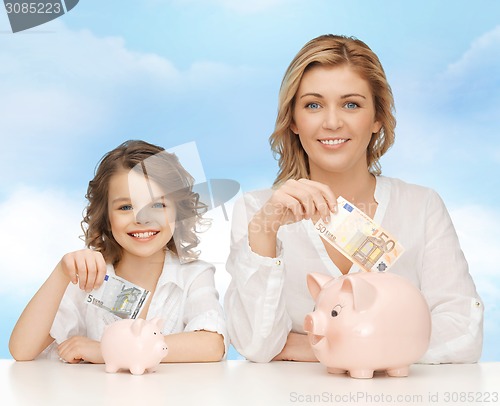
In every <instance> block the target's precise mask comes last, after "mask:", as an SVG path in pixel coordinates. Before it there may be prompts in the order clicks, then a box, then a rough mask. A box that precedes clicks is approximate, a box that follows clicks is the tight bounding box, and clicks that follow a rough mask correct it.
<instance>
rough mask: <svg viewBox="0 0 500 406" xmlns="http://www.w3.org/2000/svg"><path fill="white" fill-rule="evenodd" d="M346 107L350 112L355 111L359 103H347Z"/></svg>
mask: <svg viewBox="0 0 500 406" xmlns="http://www.w3.org/2000/svg"><path fill="white" fill-rule="evenodd" d="M344 107H345V108H346V109H349V110H353V109H356V108H358V107H359V106H358V104H357V103H354V102H347V103H346V104H344Z"/></svg>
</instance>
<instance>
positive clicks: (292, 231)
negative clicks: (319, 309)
mask: <svg viewBox="0 0 500 406" xmlns="http://www.w3.org/2000/svg"><path fill="white" fill-rule="evenodd" d="M376 179H377V182H376V188H375V195H374V197H375V200H376V202H377V203H378V206H377V210H376V213H375V216H374V221H375V222H376V223H377V224H380V225H381V226H382V227H383V228H384V229H385V230H387V231H388V232H389V233H391V235H393V236H394V237H395V238H397V240H398V241H399V242H400V243H401V244H402V245H403V247H404V248H405V252H404V253H403V255H402V256H401V257H400V258H399V259H398V261H397V262H396V263H395V264H394V265H393V266H392V268H391V269H390V271H389V272H393V273H396V274H398V275H401V276H403V277H405V278H407V279H408V280H410V281H411V282H412V283H413V284H414V285H415V286H416V287H418V288H419V289H420V290H421V292H422V293H423V295H424V297H425V298H426V300H427V302H428V304H429V308H430V310H431V315H432V334H431V342H430V346H429V349H428V351H427V353H426V354H425V355H424V356H423V358H422V359H421V360H420V362H422V363H450V362H453V363H459V362H476V361H478V360H479V358H480V356H481V350H482V340H483V304H482V301H481V299H480V297H479V295H478V294H477V292H476V288H475V285H474V282H473V280H472V277H471V275H470V274H469V269H468V265H467V261H466V259H465V257H464V254H463V252H462V250H461V248H460V244H459V241H458V237H457V234H456V232H455V229H454V226H453V224H452V221H451V218H450V216H449V214H448V211H447V210H446V207H445V205H444V203H443V201H442V200H441V198H440V197H439V195H438V194H437V193H436V192H435V191H433V190H431V189H429V188H425V187H422V186H417V185H411V184H408V183H405V182H403V181H401V180H399V179H394V178H388V177H383V176H379V177H377V178H376ZM272 192H273V191H272V190H271V189H265V190H259V191H255V192H251V193H247V194H245V195H244V196H243V198H241V199H240V200H239V201H238V202H237V203H236V205H235V208H234V214H233V224H232V230H231V251H230V255H229V258H228V261H227V264H226V269H227V271H228V272H229V273H230V275H231V277H232V280H231V283H230V285H229V287H228V289H227V292H226V295H225V299H224V307H225V311H226V319H227V323H228V331H229V335H230V337H231V342H232V344H233V345H234V347H235V348H236V350H238V351H239V352H240V353H241V354H242V355H243V356H245V357H246V358H248V359H250V360H252V361H256V362H268V361H270V360H271V359H272V358H274V357H275V356H276V355H277V354H278V353H279V352H280V351H281V350H282V349H283V347H284V345H285V343H286V339H287V336H288V334H289V333H290V332H291V331H292V332H297V333H302V334H304V330H303V321H304V317H305V315H306V314H307V313H309V312H311V311H312V310H313V306H314V302H313V299H312V298H311V295H310V294H309V292H308V290H307V286H306V275H307V274H308V273H310V272H322V273H325V274H329V275H332V276H334V277H339V276H341V275H342V274H341V272H340V270H339V269H338V268H337V267H336V266H335V264H334V263H333V262H332V260H331V259H330V257H329V256H328V253H327V251H326V249H325V246H324V245H323V242H322V240H321V237H320V236H319V235H318V234H317V232H316V231H315V230H314V225H313V223H312V221H310V220H303V221H301V222H298V223H295V224H290V225H286V226H283V227H280V229H279V231H278V235H277V237H278V242H277V247H276V252H277V257H276V258H269V257H262V256H259V255H258V254H256V253H254V252H253V251H252V250H251V248H250V246H249V243H248V223H249V222H250V220H251V219H252V217H253V216H254V214H255V213H256V212H257V211H258V210H260V209H261V208H262V206H263V205H264V203H265V202H266V201H267V200H268V199H269V198H270V196H271V194H272ZM358 271H360V269H359V268H358V267H357V266H355V265H353V266H352V268H351V269H350V271H349V273H353V272H358ZM395 305H396V306H397V304H395Z"/></svg>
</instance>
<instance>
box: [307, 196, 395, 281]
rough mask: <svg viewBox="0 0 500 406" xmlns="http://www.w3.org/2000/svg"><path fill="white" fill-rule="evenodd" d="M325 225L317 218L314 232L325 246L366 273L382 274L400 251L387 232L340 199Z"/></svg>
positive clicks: (392, 263) (350, 204)
mask: <svg viewBox="0 0 500 406" xmlns="http://www.w3.org/2000/svg"><path fill="white" fill-rule="evenodd" d="M337 204H338V210H337V212H336V213H332V215H331V219H330V221H329V222H328V223H325V222H323V220H321V219H319V220H318V221H317V222H316V223H315V224H314V227H315V230H316V231H317V232H318V234H319V235H320V236H321V237H322V238H323V239H324V240H325V241H327V242H328V243H329V244H331V245H332V246H333V247H335V248H336V249H337V250H338V251H340V252H341V253H342V254H343V255H344V256H345V257H347V258H348V259H349V260H351V261H352V262H353V263H355V264H357V265H359V266H360V267H361V268H362V269H364V270H365V271H368V272H385V271H387V270H388V269H389V268H390V267H391V266H392V265H394V263H395V262H396V260H397V259H398V258H399V257H400V256H401V254H402V253H403V251H404V248H403V247H402V246H401V244H400V243H399V242H398V241H397V240H396V239H395V238H393V237H392V236H391V235H390V234H389V233H388V232H387V231H385V230H384V229H383V228H382V227H380V226H379V225H378V224H376V223H375V222H374V221H373V220H372V219H371V218H370V217H369V216H367V215H366V214H365V213H364V212H362V211H361V210H359V209H358V208H357V207H356V206H354V205H353V204H352V203H350V202H348V201H347V200H346V199H344V198H343V197H341V196H339V197H338V198H337Z"/></svg>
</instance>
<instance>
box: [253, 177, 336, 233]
mask: <svg viewBox="0 0 500 406" xmlns="http://www.w3.org/2000/svg"><path fill="white" fill-rule="evenodd" d="M336 210H337V198H336V196H335V194H334V193H333V192H332V190H331V189H330V187H328V186H326V185H325V184H323V183H319V182H315V181H312V180H308V179H299V180H293V179H290V180H287V181H286V182H285V183H284V184H283V185H282V186H281V187H280V188H279V189H277V190H276V191H275V192H274V193H273V194H272V196H271V198H270V199H269V200H268V201H267V202H266V204H265V205H264V207H263V208H262V209H261V210H260V211H259V212H258V213H257V214H256V216H255V217H254V220H256V221H257V223H258V224H259V223H260V224H259V225H261V226H263V229H264V231H265V232H272V233H277V232H278V229H279V228H280V227H281V226H283V225H285V224H291V223H296V222H298V221H301V220H303V219H306V220H307V219H311V218H312V219H315V220H317V219H318V218H319V217H321V218H322V219H323V220H324V221H325V222H328V221H329V219H330V212H335V211H336Z"/></svg>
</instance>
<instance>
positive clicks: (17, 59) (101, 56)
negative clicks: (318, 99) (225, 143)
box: [0, 20, 255, 187]
mask: <svg viewBox="0 0 500 406" xmlns="http://www.w3.org/2000/svg"><path fill="white" fill-rule="evenodd" d="M0 26H1V24H0ZM44 27H46V29H47V30H52V31H50V32H46V33H36V32H35V33H31V34H24V35H21V34H19V35H1V36H0V75H1V76H2V77H3V78H4V79H5V78H8V80H2V81H0V94H1V97H0V111H2V120H0V134H2V142H3V145H2V150H3V151H2V152H3V165H4V167H9V168H16V169H17V170H16V171H15V172H13V173H12V176H11V177H10V178H6V179H3V182H5V185H8V186H9V187H12V186H13V185H15V184H16V183H17V182H19V181H20V180H21V181H26V179H29V178H34V179H37V180H38V179H44V182H47V183H48V182H49V181H48V180H49V179H50V178H51V177H52V176H59V175H60V170H61V169H60V166H70V165H71V168H73V167H74V165H73V164H80V165H83V164H82V161H84V160H85V154H84V153H82V152H84V151H94V150H95V149H96V148H95V145H96V144H97V143H102V142H103V141H104V137H105V139H106V140H111V142H112V140H113V139H118V140H119V141H117V142H116V144H118V143H119V142H122V141H123V140H124V139H125V138H124V137H125V136H126V135H125V134H128V132H130V131H131V130H130V128H140V129H141V131H143V132H139V133H135V132H134V134H133V135H128V138H130V137H134V138H145V139H147V138H148V137H150V136H154V134H159V133H160V134H161V133H162V132H163V129H164V128H165V127H168V128H169V129H170V128H171V127H174V128H176V126H177V125H182V123H183V122H190V123H191V122H195V120H193V108H194V107H193V105H194V104H195V102H196V101H197V100H198V99H201V98H202V99H203V100H209V99H215V98H216V97H219V96H220V94H221V93H222V92H223V90H224V89H225V88H226V87H227V86H229V85H230V86H232V85H234V84H236V83H240V82H242V78H247V79H248V77H249V75H250V76H251V75H252V74H253V73H255V72H253V71H252V70H251V69H250V68H247V67H244V66H231V65H230V64H225V63H219V62H213V61H208V60H203V61H197V62H194V63H192V64H191V66H189V67H187V68H186V69H183V70H181V69H179V68H178V67H176V66H175V65H174V63H172V62H171V61H170V60H168V59H167V58H165V57H162V56H160V55H157V54H154V53H146V52H138V51H133V50H130V49H129V48H128V47H127V44H126V43H125V41H124V40H123V39H122V38H120V37H98V36H96V35H95V34H93V33H92V32H90V31H89V30H79V31H72V30H70V29H68V28H66V26H65V25H64V24H63V23H62V22H60V21H58V20H55V21H53V22H51V23H48V24H46V25H44ZM245 81H246V79H245V80H243V82H245ZM214 101H215V100H212V102H214ZM183 103H185V105H186V108H183V107H182V106H183ZM213 104H214V106H215V104H216V103H213ZM215 108H216V107H214V109H215ZM178 111H180V114H176V113H177V112H178ZM196 113H197V114H201V113H202V112H196ZM169 114H171V116H169ZM184 114H185V115H184ZM173 115H176V117H175V122H174V123H173V124H171V123H169V121H171V120H172V119H173V117H172V116H173ZM155 120H156V121H155ZM152 121H153V122H152ZM136 134H137V135H136ZM167 134H168V133H167V132H165V135H167ZM174 136H175V135H174ZM195 136H199V134H198V133H196V134H195ZM169 142H173V143H175V142H176V141H175V140H170V141H169ZM116 144H115V145H116ZM174 145H175V144H174ZM68 146H70V147H68ZM113 146H114V145H113ZM164 146H165V147H170V146H172V144H169V145H164ZM104 152H105V151H104V150H103V151H102V152H101V153H100V155H99V157H100V156H102V154H103V153H104ZM97 159H98V158H95V157H94V158H92V162H95V161H97ZM47 163H49V164H47ZM85 165H87V163H85ZM37 180H35V182H36V181H37Z"/></svg>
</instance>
